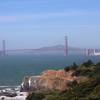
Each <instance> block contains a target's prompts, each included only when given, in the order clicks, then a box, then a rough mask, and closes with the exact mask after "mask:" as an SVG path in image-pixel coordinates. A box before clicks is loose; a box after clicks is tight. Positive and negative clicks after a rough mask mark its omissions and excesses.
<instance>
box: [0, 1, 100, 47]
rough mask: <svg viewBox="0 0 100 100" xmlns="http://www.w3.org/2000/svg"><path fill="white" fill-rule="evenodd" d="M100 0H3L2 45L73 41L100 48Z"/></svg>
mask: <svg viewBox="0 0 100 100" xmlns="http://www.w3.org/2000/svg"><path fill="white" fill-rule="evenodd" d="M99 17H100V1H99V0H95V1H94V0H55V1H54V0H9V1H8V0H3V1H0V49H1V48H2V40H6V45H7V49H17V48H18V49H19V48H39V47H45V46H53V45H59V44H62V45H64V36H68V39H69V45H70V46H73V47H80V48H90V47H92V48H99V49H100V45H99V43H100V39H99V38H100V20H99Z"/></svg>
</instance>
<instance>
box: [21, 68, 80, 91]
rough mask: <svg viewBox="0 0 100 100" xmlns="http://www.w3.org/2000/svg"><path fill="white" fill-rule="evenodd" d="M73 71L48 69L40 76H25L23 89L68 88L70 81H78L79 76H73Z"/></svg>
mask: <svg viewBox="0 0 100 100" xmlns="http://www.w3.org/2000/svg"><path fill="white" fill-rule="evenodd" d="M72 74H73V71H68V72H66V71H65V70H57V71H56V70H46V71H44V72H43V73H42V74H41V75H40V76H29V77H25V78H24V80H23V83H22V85H21V91H24V92H25V91H40V90H54V89H56V90H61V91H63V90H66V89H68V84H69V82H73V81H74V80H76V81H78V79H79V77H78V78H77V77H75V76H72Z"/></svg>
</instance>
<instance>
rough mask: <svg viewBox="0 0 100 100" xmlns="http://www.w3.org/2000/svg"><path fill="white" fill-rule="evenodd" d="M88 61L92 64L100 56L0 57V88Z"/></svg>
mask: <svg viewBox="0 0 100 100" xmlns="http://www.w3.org/2000/svg"><path fill="white" fill-rule="evenodd" d="M88 59H91V60H93V62H94V63H96V62H99V61H100V56H81V55H70V56H63V55H38V54H37V55H34V54H33V55H30V54H29V55H28V54H27V55H8V56H5V57H2V56H1V57H0V86H17V85H20V84H21V82H22V80H23V78H24V77H25V76H27V75H28V76H30V75H38V74H41V72H42V71H44V70H46V69H60V68H64V67H65V66H69V65H71V64H73V62H76V63H77V64H81V63H83V62H84V61H87V60H88Z"/></svg>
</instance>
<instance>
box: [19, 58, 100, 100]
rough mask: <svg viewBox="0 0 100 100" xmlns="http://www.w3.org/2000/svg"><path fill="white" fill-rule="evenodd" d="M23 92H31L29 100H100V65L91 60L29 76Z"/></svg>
mask: <svg viewBox="0 0 100 100" xmlns="http://www.w3.org/2000/svg"><path fill="white" fill-rule="evenodd" d="M21 91H27V92H29V95H28V97H27V100H100V63H97V64H94V63H93V62H92V61H91V60H89V61H87V62H84V63H83V64H81V65H77V64H76V63H73V65H71V66H67V67H65V68H64V69H61V70H46V71H44V72H43V73H42V74H40V75H39V76H27V77H25V78H24V80H23V83H22V85H21Z"/></svg>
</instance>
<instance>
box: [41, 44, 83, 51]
mask: <svg viewBox="0 0 100 100" xmlns="http://www.w3.org/2000/svg"><path fill="white" fill-rule="evenodd" d="M64 48H65V46H64V45H54V46H48V47H41V48H39V49H41V50H64ZM69 50H84V49H83V48H77V47H69Z"/></svg>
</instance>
